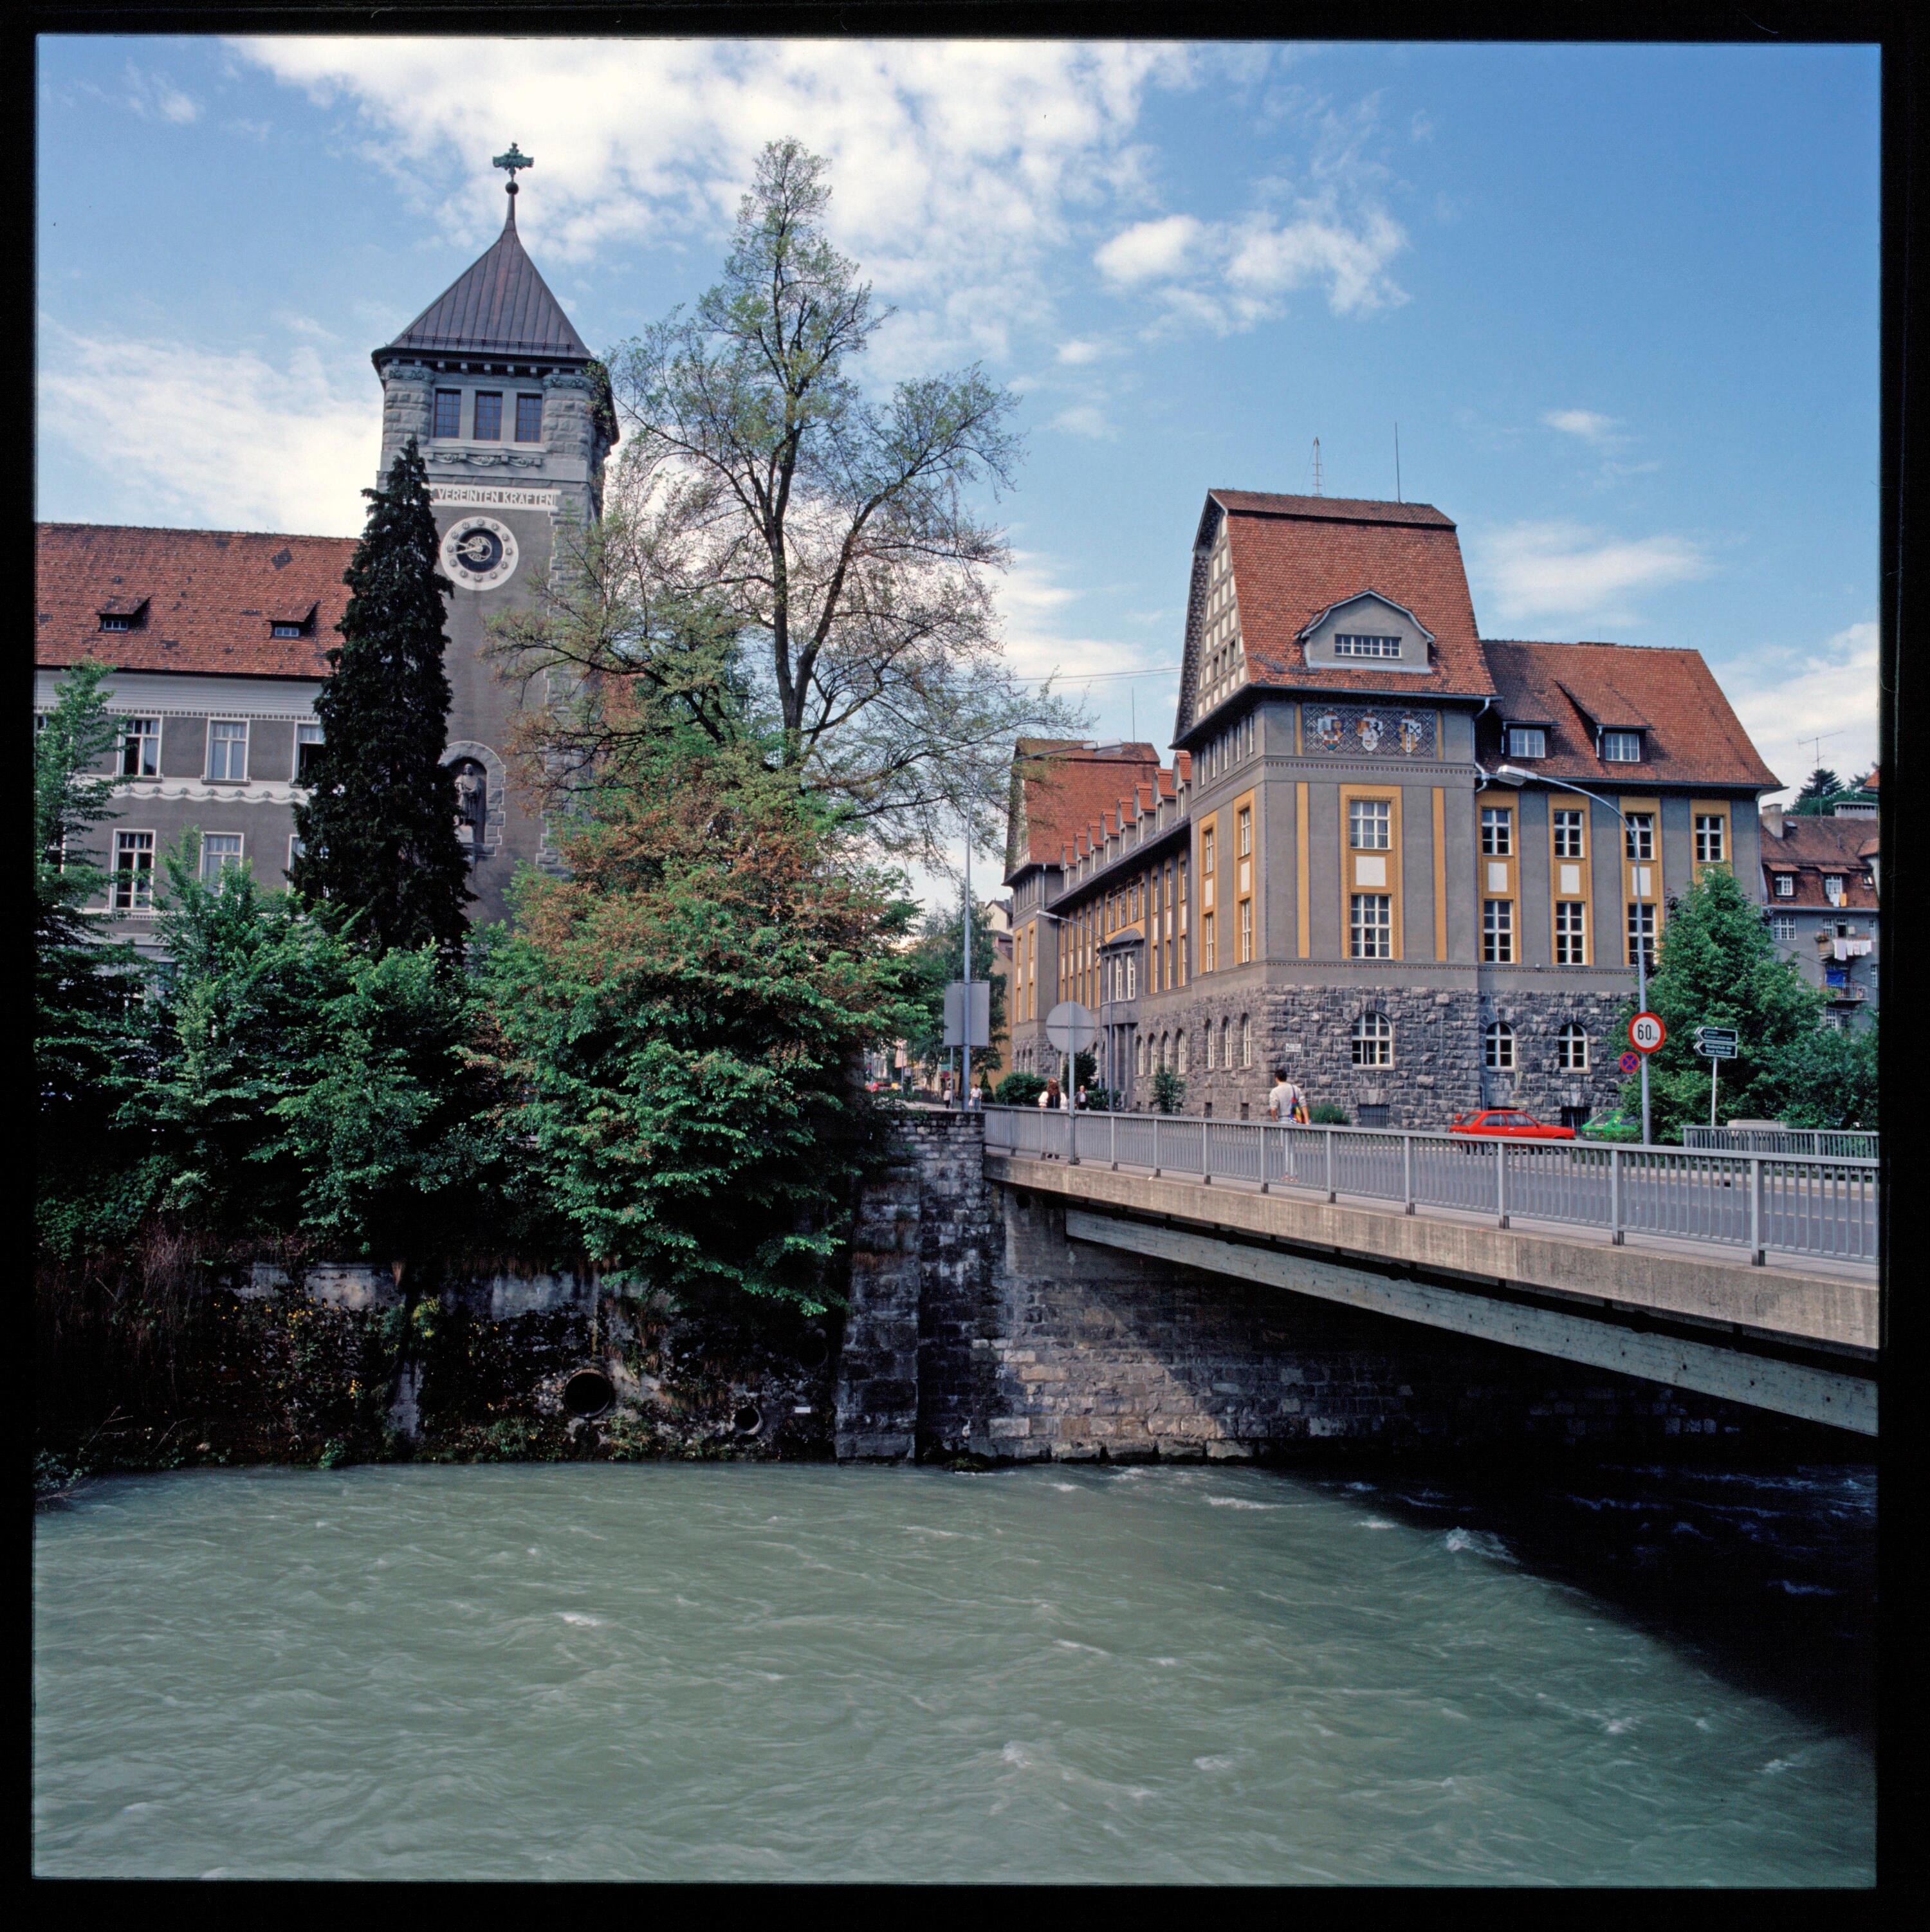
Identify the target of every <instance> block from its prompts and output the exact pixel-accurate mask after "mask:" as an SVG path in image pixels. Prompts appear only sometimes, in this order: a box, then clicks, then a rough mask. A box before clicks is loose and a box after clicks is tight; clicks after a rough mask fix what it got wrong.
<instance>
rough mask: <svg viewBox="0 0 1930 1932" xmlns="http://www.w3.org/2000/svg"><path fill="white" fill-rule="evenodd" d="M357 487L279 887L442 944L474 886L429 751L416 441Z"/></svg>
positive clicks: (430, 696)
mask: <svg viewBox="0 0 1930 1932" xmlns="http://www.w3.org/2000/svg"><path fill="white" fill-rule="evenodd" d="M363 495H365V496H367V497H368V498H369V499H370V500H371V509H370V511H369V518H368V528H367V529H365V531H364V532H363V533H362V542H361V544H360V545H359V547H357V549H356V553H355V559H354V561H353V562H352V563H350V565H349V568H348V571H347V577H346V581H347V584H348V586H349V588H350V592H352V593H353V594H352V595H350V598H349V607H348V610H347V613H346V614H345V615H344V617H343V619H342V621H341V625H340V626H339V628H340V629H341V635H342V641H341V643H340V644H339V645H338V646H337V647H336V648H335V649H333V650H332V651H331V652H329V662H330V663H331V664H333V665H334V666H335V675H334V676H332V677H331V678H330V679H329V682H327V684H326V685H324V686H323V690H322V694H321V695H320V697H318V698H317V700H316V703H315V709H316V713H317V716H318V717H320V719H321V721H322V733H323V742H322V745H321V749H320V757H319V758H318V760H317V763H316V765H315V766H314V780H313V786H312V789H311V790H310V792H309V794H308V799H307V802H305V803H303V804H300V805H297V806H296V808H295V829H296V836H297V837H298V838H299V839H300V840H301V841H302V848H301V853H300V856H299V857H298V858H297V859H296V861H295V863H294V865H293V868H292V870H291V871H290V880H289V883H290V887H291V889H293V891H294V892H295V893H296V895H298V896H299V898H302V899H303V900H305V901H307V902H308V904H310V905H311V906H313V907H314V908H315V909H316V910H317V912H318V913H320V915H321V916H323V917H324V918H325V919H328V920H329V922H331V923H332V924H336V925H339V926H343V927H344V928H345V929H347V931H348V932H350V935H352V936H353V938H354V939H355V940H356V942H357V943H358V944H360V945H362V946H364V947H368V948H369V949H370V950H373V951H375V952H377V953H383V952H387V951H389V950H392V949H393V948H396V947H404V948H409V947H419V946H424V945H428V944H434V945H436V946H438V947H441V948H442V949H443V951H444V953H445V954H446V955H451V956H453V955H454V954H455V953H456V951H457V950H458V948H460V947H461V944H462V941H463V938H464V918H463V908H464V906H465V905H466V904H467V903H468V901H469V900H470V898H472V897H473V896H474V895H473V894H472V893H471V892H470V889H469V883H468V869H469V868H468V862H467V858H466V857H465V856H464V851H463V847H462V844H461V841H460V840H459V839H458V838H457V836H456V793H455V778H454V776H453V775H452V772H450V770H449V767H448V766H446V765H445V764H444V763H443V749H444V746H445V745H446V741H447V737H448V720H449V678H448V676H447V674H446V672H445V671H444V670H443V652H445V651H446V649H447V648H448V644H449V639H448V637H447V635H446V633H445V631H444V630H443V596H444V595H445V594H446V592H448V591H449V589H450V588H451V586H450V583H449V579H448V578H447V577H445V576H444V575H443V573H442V571H441V570H440V568H439V567H438V564H437V537H436V520H435V517H434V513H433V511H431V508H430V504H429V487H428V476H427V474H426V472H425V469H424V467H423V463H422V453H421V452H420V451H419V449H417V448H416V440H415V438H414V437H410V440H409V442H408V443H407V446H405V447H404V449H403V450H402V451H401V454H400V455H398V456H397V458H396V459H395V462H394V463H393V464H392V466H390V469H389V478H388V481H387V482H386V484H384V486H383V487H382V488H380V489H379V490H364V491H363Z"/></svg>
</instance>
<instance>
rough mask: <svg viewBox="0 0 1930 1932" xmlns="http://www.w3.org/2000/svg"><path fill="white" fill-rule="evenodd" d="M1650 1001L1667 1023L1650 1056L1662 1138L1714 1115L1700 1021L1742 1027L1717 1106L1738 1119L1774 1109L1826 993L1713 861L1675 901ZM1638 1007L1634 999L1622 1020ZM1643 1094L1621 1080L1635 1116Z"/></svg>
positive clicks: (1653, 1103) (1653, 1110)
mask: <svg viewBox="0 0 1930 1932" xmlns="http://www.w3.org/2000/svg"><path fill="white" fill-rule="evenodd" d="M1649 1007H1651V1009H1652V1010H1653V1011H1654V1012H1655V1013H1657V1014H1658V1015H1659V1016H1661V1021H1662V1024H1663V1025H1664V1026H1665V1027H1666V1028H1667V1029H1668V1038H1667V1040H1666V1041H1665V1042H1664V1044H1663V1046H1662V1047H1661V1050H1660V1051H1659V1052H1656V1053H1654V1054H1652V1055H1650V1056H1649V1106H1650V1116H1651V1132H1652V1133H1653V1134H1654V1135H1655V1138H1656V1139H1658V1141H1659V1140H1673V1139H1678V1138H1679V1135H1680V1130H1682V1127H1685V1126H1693V1125H1695V1124H1698V1123H1706V1121H1707V1120H1708V1118H1709V1063H1708V1061H1706V1060H1703V1059H1702V1058H1700V1057H1698V1055H1697V1054H1696V1052H1695V1050H1694V1038H1695V1030H1696V1028H1697V1027H1700V1026H1717V1027H1733V1028H1734V1029H1735V1031H1736V1040H1737V1046H1738V1052H1737V1056H1736V1058H1735V1059H1733V1060H1730V1061H1724V1063H1723V1064H1722V1071H1721V1075H1720V1076H1719V1078H1720V1082H1721V1085H1720V1092H1719V1103H1720V1110H1721V1112H1724V1114H1726V1115H1727V1116H1728V1117H1729V1118H1732V1119H1733V1118H1738V1117H1739V1118H1745V1119H1774V1118H1777V1115H1778V1109H1779V1108H1780V1106H1781V1105H1782V1103H1783V1100H1784V1096H1785V1093H1786V1091H1787V1079H1788V1072H1787V1069H1788V1066H1789V1059H1790V1053H1791V1051H1792V1049H1795V1048H1796V1047H1797V1046H1799V1043H1801V1044H1802V1045H1804V1046H1805V1051H1806V1050H1807V1043H1808V1042H1809V1040H1810V1038H1811V1036H1812V1035H1813V1034H1814V1033H1816V1032H1817V1030H1818V1029H1819V1028H1820V1024H1821V1019H1822V1010H1823V996H1822V995H1821V994H1820V993H1819V992H1817V989H1815V988H1814V987H1813V986H1810V985H1808V983H1806V982H1805V980H1804V979H1803V978H1802V974H1800V973H1799V971H1798V970H1797V969H1796V965H1795V963H1794V962H1793V961H1784V960H1783V959H1779V958H1778V956H1777V953H1776V950H1775V941H1774V940H1772V938H1770V936H1769V926H1768V923H1767V922H1766V919H1764V917H1763V913H1762V910H1761V909H1760V907H1757V905H1755V904H1753V903H1752V902H1751V901H1750V900H1749V899H1748V898H1746V897H1745V895H1744V894H1743V892H1742V888H1741V887H1740V886H1738V885H1737V884H1736V881H1735V880H1734V879H1733V877H1731V876H1730V874H1729V872H1728V871H1727V870H1726V869H1725V868H1721V867H1718V866H1711V867H1710V868H1708V869H1707V870H1706V871H1704V872H1703V874H1702V877H1701V878H1700V880H1697V883H1695V884H1694V886H1691V888H1690V889H1689V890H1688V891H1687V892H1685V893H1683V894H1682V896H1681V897H1680V898H1679V899H1676V900H1674V901H1671V903H1670V907H1669V916H1668V919H1667V922H1666V924H1665V925H1664V927H1663V929H1662V944H1661V955H1660V956H1659V959H1658V962H1657V964H1656V968H1655V971H1654V972H1653V973H1652V974H1650V975H1649ZM1633 1014H1634V1006H1633V1004H1631V1005H1630V1006H1629V1007H1628V1010H1627V1013H1625V1016H1624V1023H1625V1022H1626V1020H1627V1019H1628V1018H1629V1017H1631V1016H1633ZM1640 1094H1641V1088H1640V1082H1637V1081H1634V1080H1631V1081H1630V1082H1628V1083H1627V1084H1626V1085H1625V1086H1624V1087H1623V1088H1622V1094H1621V1106H1622V1111H1623V1112H1625V1113H1628V1114H1630V1115H1632V1116H1633V1117H1634V1118H1637V1119H1640V1112H1641V1099H1640Z"/></svg>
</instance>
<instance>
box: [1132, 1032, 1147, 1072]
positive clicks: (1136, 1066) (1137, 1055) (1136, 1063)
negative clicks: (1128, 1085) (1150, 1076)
mask: <svg viewBox="0 0 1930 1932" xmlns="http://www.w3.org/2000/svg"><path fill="white" fill-rule="evenodd" d="M1133 1072H1134V1073H1136V1075H1137V1076H1139V1079H1142V1080H1143V1079H1145V1077H1146V1037H1145V1034H1140V1035H1139V1037H1138V1039H1136V1040H1134V1041H1133Z"/></svg>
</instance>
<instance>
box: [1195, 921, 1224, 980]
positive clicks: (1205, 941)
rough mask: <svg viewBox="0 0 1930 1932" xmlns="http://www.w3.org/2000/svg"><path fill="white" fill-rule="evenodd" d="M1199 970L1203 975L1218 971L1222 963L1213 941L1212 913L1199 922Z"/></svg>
mask: <svg viewBox="0 0 1930 1932" xmlns="http://www.w3.org/2000/svg"><path fill="white" fill-rule="evenodd" d="M1199 948H1200V952H1199V970H1200V971H1202V973H1211V972H1215V971H1217V970H1218V968H1219V964H1220V962H1219V959H1218V956H1217V949H1216V948H1215V947H1214V941H1213V915H1212V914H1211V913H1210V912H1209V913H1206V914H1205V915H1204V916H1202V918H1201V919H1200V922H1199Z"/></svg>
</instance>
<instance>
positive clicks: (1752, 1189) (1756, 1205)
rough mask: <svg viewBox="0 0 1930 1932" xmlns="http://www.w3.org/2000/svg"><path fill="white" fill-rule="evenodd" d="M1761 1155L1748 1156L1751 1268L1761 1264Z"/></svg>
mask: <svg viewBox="0 0 1930 1932" xmlns="http://www.w3.org/2000/svg"><path fill="white" fill-rule="evenodd" d="M1763 1260H1764V1255H1763V1157H1762V1156H1761V1155H1760V1154H1751V1156H1750V1157H1749V1262H1750V1265H1751V1267H1753V1268H1760V1267H1761V1266H1762V1265H1763Z"/></svg>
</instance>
